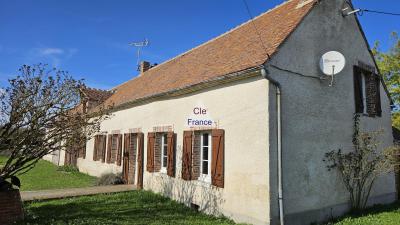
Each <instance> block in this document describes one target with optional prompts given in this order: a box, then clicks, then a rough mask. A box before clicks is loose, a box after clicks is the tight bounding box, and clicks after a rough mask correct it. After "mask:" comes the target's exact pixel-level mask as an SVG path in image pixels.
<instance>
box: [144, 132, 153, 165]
mask: <svg viewBox="0 0 400 225" xmlns="http://www.w3.org/2000/svg"><path fill="white" fill-rule="evenodd" d="M154 147H155V133H153V132H150V133H148V134H147V159H146V161H147V162H146V163H147V164H146V170H147V171H148V172H150V173H152V172H154Z"/></svg>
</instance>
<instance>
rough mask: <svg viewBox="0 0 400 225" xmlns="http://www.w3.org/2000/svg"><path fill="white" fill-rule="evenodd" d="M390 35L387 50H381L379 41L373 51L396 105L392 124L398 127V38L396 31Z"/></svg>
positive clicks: (399, 80) (399, 65)
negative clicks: (390, 42) (389, 45)
mask: <svg viewBox="0 0 400 225" xmlns="http://www.w3.org/2000/svg"><path fill="white" fill-rule="evenodd" d="M391 37H392V40H393V45H392V47H391V48H390V50H389V51H388V52H383V51H381V50H380V44H379V42H376V43H375V47H374V48H373V53H374V56H375V59H376V61H377V64H378V67H379V70H380V72H381V74H382V76H383V79H384V81H385V83H386V85H387V87H388V89H389V92H390V94H391V96H392V99H393V101H394V104H395V106H396V108H395V110H393V125H394V126H395V127H397V128H400V111H399V107H400V39H399V35H398V34H397V33H396V32H393V33H392V35H391Z"/></svg>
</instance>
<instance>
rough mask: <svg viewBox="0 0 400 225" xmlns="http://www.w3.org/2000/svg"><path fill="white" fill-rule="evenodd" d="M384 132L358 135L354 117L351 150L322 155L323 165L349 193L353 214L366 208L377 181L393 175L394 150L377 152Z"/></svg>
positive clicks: (396, 150) (358, 129) (393, 148)
mask: <svg viewBox="0 0 400 225" xmlns="http://www.w3.org/2000/svg"><path fill="white" fill-rule="evenodd" d="M382 133H383V130H379V131H371V132H361V131H360V115H359V114H356V115H355V116H354V132H353V138H352V142H353V150H350V151H348V152H344V151H343V150H342V149H338V150H333V151H330V152H328V153H326V154H325V158H324V160H323V161H324V162H326V163H327V169H328V170H329V171H337V172H339V175H340V177H341V179H342V181H343V184H344V186H345V188H346V190H347V191H348V193H349V198H350V204H351V208H352V210H354V211H359V210H362V209H364V208H365V207H366V205H367V202H368V199H369V196H370V194H371V190H372V187H373V185H374V183H375V181H376V179H377V178H378V177H379V176H381V175H383V174H385V173H389V172H391V171H393V166H394V165H395V164H396V162H397V161H396V155H397V153H398V148H397V147H391V148H388V149H385V150H383V151H380V150H379V148H378V147H379V145H380V143H379V137H380V136H381V134H382Z"/></svg>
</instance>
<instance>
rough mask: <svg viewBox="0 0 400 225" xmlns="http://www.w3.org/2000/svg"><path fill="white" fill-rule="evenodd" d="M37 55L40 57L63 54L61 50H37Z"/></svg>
mask: <svg viewBox="0 0 400 225" xmlns="http://www.w3.org/2000/svg"><path fill="white" fill-rule="evenodd" d="M38 53H39V54H40V55H43V56H46V55H62V54H64V50H63V49H61V48H38Z"/></svg>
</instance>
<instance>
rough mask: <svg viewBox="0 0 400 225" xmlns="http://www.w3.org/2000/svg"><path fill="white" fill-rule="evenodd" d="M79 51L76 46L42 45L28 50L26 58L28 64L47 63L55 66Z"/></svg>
mask: <svg viewBox="0 0 400 225" xmlns="http://www.w3.org/2000/svg"><path fill="white" fill-rule="evenodd" d="M77 52H78V49H76V48H66V49H63V48H54V47H41V48H32V49H31V50H30V51H28V53H27V55H26V58H27V61H28V63H27V64H35V63H39V62H42V63H47V64H50V65H51V66H53V67H59V66H60V65H61V64H62V62H64V61H67V60H69V59H70V58H71V57H72V56H74V55H75V54H76V53H77Z"/></svg>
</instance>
